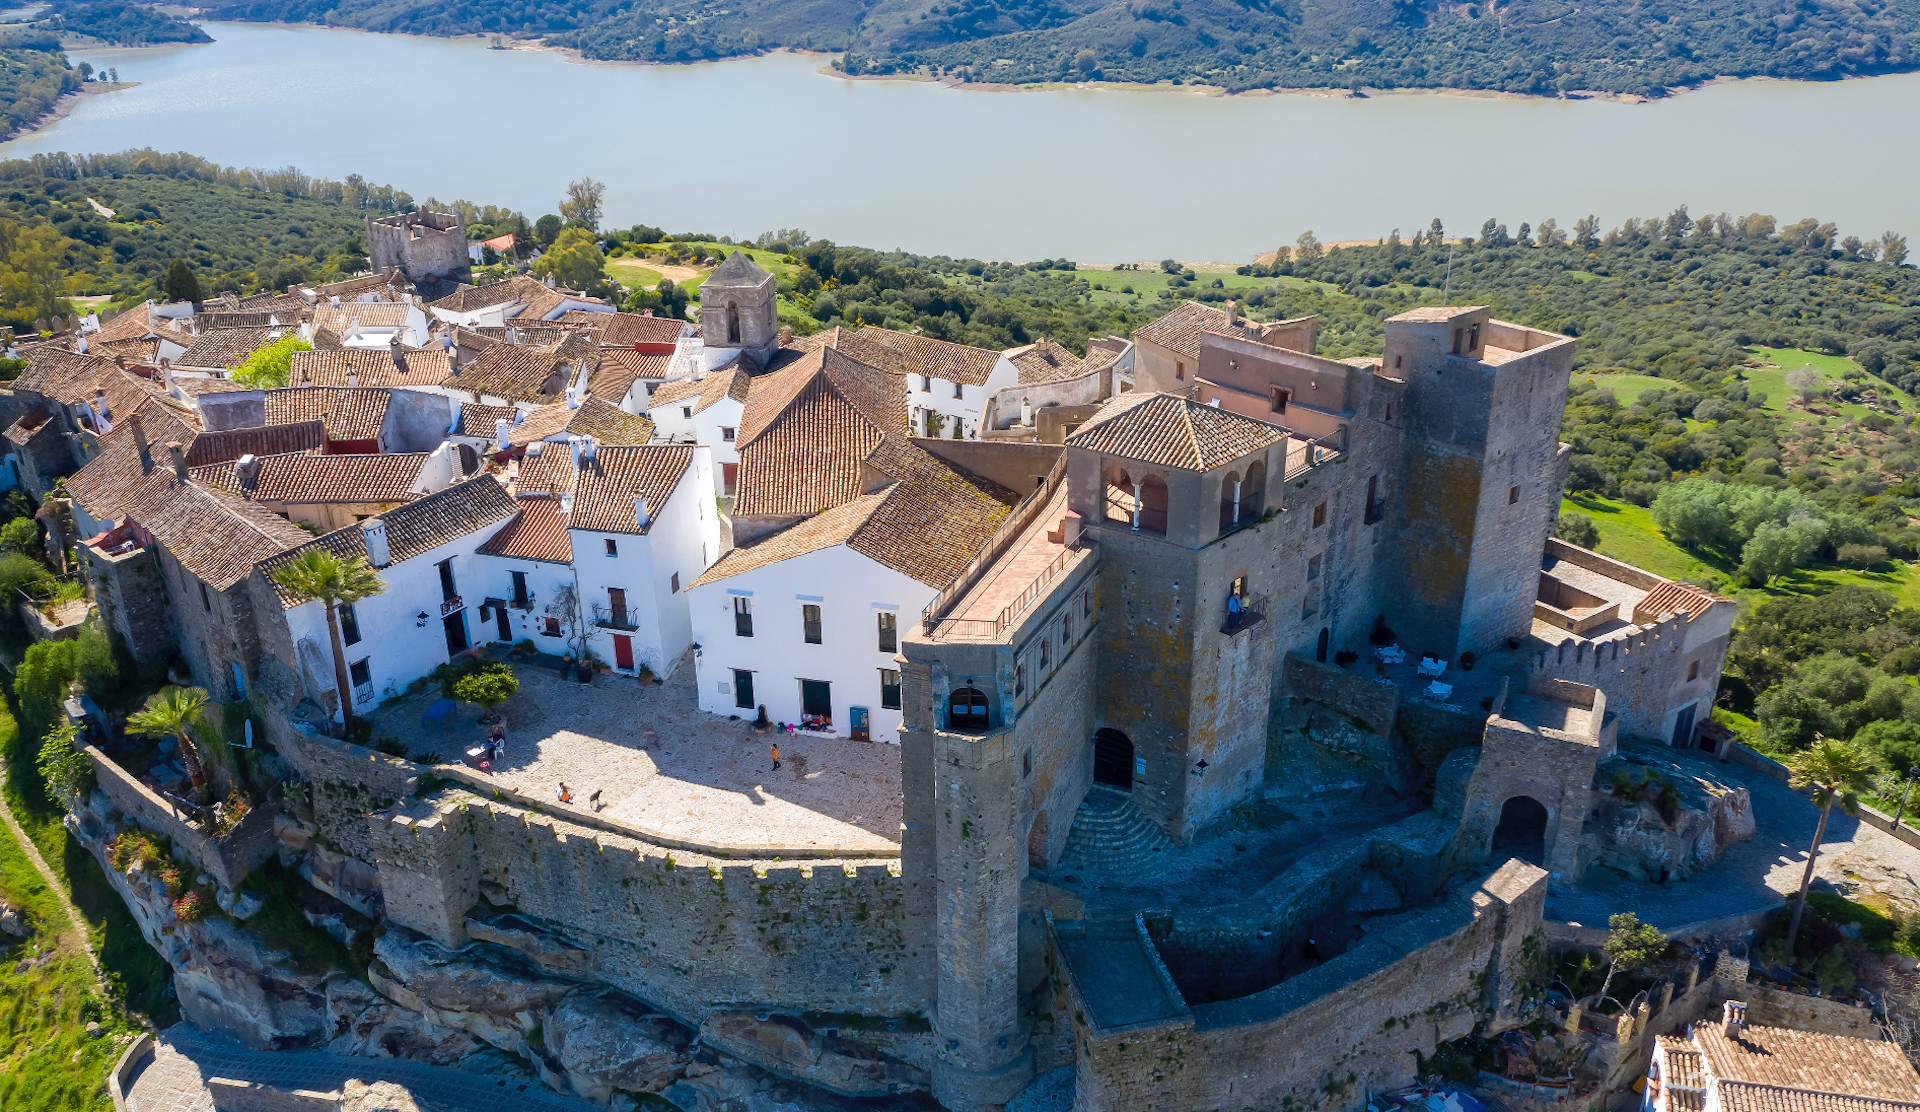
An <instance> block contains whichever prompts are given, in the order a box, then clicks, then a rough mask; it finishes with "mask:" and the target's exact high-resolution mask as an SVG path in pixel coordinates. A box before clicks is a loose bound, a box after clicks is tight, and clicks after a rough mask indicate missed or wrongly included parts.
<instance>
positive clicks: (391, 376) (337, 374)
mask: <svg viewBox="0 0 1920 1112" xmlns="http://www.w3.org/2000/svg"><path fill="white" fill-rule="evenodd" d="M398 358H399V360H400V364H399V365H398V366H396V365H395V363H394V359H395V354H394V353H393V352H392V351H391V350H388V351H381V350H377V349H368V348H357V349H347V348H342V349H339V350H336V351H298V352H295V353H294V355H293V363H292V367H291V368H290V373H289V374H288V376H287V381H288V383H289V384H290V385H294V386H345V385H347V376H348V375H349V374H351V375H353V376H354V384H355V385H358V386H438V385H440V384H441V383H442V382H445V381H446V380H447V377H448V376H449V375H451V374H453V361H452V360H450V359H449V358H448V357H447V353H446V352H444V351H441V350H440V349H438V348H425V349H421V348H402V349H401V350H400V352H399V355H398Z"/></svg>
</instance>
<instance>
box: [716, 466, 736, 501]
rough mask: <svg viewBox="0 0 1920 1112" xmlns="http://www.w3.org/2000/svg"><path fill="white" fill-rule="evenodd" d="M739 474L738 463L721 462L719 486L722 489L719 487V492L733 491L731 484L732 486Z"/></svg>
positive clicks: (730, 492)
mask: <svg viewBox="0 0 1920 1112" xmlns="http://www.w3.org/2000/svg"><path fill="white" fill-rule="evenodd" d="M739 474H740V465H739V464H737V463H723V464H721V465H720V485H721V488H722V489H721V491H720V493H722V494H732V493H733V486H734V480H735V479H736V478H737V477H738V476H739Z"/></svg>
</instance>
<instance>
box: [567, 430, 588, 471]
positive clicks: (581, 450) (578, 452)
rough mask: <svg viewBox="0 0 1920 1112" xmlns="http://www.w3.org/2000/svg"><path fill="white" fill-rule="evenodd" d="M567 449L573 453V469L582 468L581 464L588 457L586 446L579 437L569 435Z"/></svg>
mask: <svg viewBox="0 0 1920 1112" xmlns="http://www.w3.org/2000/svg"><path fill="white" fill-rule="evenodd" d="M567 450H568V451H569V452H572V453H573V469H574V470H575V471H578V470H580V464H581V463H582V462H583V461H585V459H586V458H587V457H586V446H585V445H583V444H582V443H581V442H580V438H579V437H577V436H569V437H567Z"/></svg>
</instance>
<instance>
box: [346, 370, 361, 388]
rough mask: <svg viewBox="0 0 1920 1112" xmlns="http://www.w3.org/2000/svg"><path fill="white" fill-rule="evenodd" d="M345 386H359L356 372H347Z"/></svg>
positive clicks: (358, 377)
mask: <svg viewBox="0 0 1920 1112" xmlns="http://www.w3.org/2000/svg"><path fill="white" fill-rule="evenodd" d="M347 385H348V386H358V385H360V375H359V373H358V372H357V371H348V372H347Z"/></svg>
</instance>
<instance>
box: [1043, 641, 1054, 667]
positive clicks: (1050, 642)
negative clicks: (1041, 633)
mask: <svg viewBox="0 0 1920 1112" xmlns="http://www.w3.org/2000/svg"><path fill="white" fill-rule="evenodd" d="M1052 643H1053V642H1052V640H1051V639H1049V638H1046V637H1042V638H1040V671H1041V672H1043V673H1044V672H1045V671H1046V670H1047V665H1048V664H1049V663H1050V661H1049V659H1048V654H1047V647H1048V646H1049V645H1051V644H1052Z"/></svg>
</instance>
